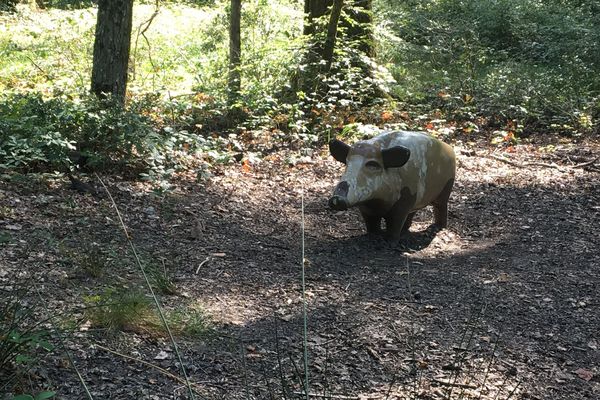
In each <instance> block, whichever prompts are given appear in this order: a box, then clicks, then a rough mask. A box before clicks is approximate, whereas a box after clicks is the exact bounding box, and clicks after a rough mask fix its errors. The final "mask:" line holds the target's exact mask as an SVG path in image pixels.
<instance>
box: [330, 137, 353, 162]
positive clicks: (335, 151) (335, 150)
mask: <svg viewBox="0 0 600 400" xmlns="http://www.w3.org/2000/svg"><path fill="white" fill-rule="evenodd" d="M349 151H350V146H348V145H347V144H346V143H344V142H342V141H340V140H337V139H333V140H332V141H331V142H329V152H330V153H331V155H332V156H333V158H335V159H336V160H337V161H339V162H341V163H344V164H346V158H348V152H349Z"/></svg>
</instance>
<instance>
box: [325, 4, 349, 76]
mask: <svg viewBox="0 0 600 400" xmlns="http://www.w3.org/2000/svg"><path fill="white" fill-rule="evenodd" d="M343 6H344V0H334V1H333V6H332V7H331V14H330V16H329V24H328V25H327V39H325V45H324V47H323V60H325V71H327V72H328V71H329V70H330V69H331V63H332V62H333V50H334V49H335V40H336V37H337V30H338V23H339V21H340V15H341V13H342V7H343Z"/></svg>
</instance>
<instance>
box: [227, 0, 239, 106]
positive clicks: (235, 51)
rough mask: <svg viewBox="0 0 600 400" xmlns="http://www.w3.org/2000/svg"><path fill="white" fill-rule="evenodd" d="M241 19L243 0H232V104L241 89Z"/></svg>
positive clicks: (230, 77)
mask: <svg viewBox="0 0 600 400" xmlns="http://www.w3.org/2000/svg"><path fill="white" fill-rule="evenodd" d="M241 19H242V0H231V11H230V14H229V79H228V89H229V96H228V98H229V103H230V104H232V103H234V102H235V100H236V99H237V98H238V96H239V94H240V90H241V74H240V65H241V62H240V60H241V55H242V39H241Z"/></svg>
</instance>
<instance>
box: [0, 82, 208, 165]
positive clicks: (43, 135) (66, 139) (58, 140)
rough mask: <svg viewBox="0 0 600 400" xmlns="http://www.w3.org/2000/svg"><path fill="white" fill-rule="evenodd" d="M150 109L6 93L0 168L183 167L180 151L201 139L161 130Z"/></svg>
mask: <svg viewBox="0 0 600 400" xmlns="http://www.w3.org/2000/svg"><path fill="white" fill-rule="evenodd" d="M145 107H146V108H145ZM149 109H151V108H150V106H148V105H145V106H140V105H139V104H135V103H134V104H133V105H132V106H131V107H130V108H122V107H120V106H118V105H115V104H112V103H110V102H105V101H100V100H97V99H95V98H94V97H84V98H83V99H81V100H72V99H68V98H66V97H55V98H52V99H48V100H46V99H44V98H43V97H42V96H41V95H40V94H9V95H8V96H4V97H3V98H2V99H0V115H2V119H0V169H12V170H21V171H25V172H28V171H44V170H50V171H52V170H55V171H60V172H67V171H69V170H72V169H74V168H77V167H80V168H83V169H88V170H89V169H91V170H110V169H119V170H121V171H123V172H128V171H129V173H130V174H137V173H141V172H145V173H147V174H154V175H161V174H166V173H169V172H171V169H170V168H174V167H176V166H177V162H178V160H177V159H176V158H175V156H173V155H174V154H175V153H176V151H177V150H178V149H180V148H184V147H185V148H186V149H188V150H189V149H192V150H193V149H194V148H195V146H196V144H197V141H196V139H195V138H194V137H193V136H191V135H190V134H188V133H187V132H186V131H174V130H173V129H172V128H171V127H168V126H163V127H162V129H161V127H160V126H159V125H157V124H156V123H155V122H154V121H152V120H151V117H150V116H148V115H144V114H143V112H147V111H148V110H149Z"/></svg>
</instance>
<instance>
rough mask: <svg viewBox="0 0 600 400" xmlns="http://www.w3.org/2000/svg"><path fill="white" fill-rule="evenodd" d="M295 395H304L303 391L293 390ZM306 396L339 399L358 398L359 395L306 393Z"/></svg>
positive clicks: (355, 399) (351, 399)
mask: <svg viewBox="0 0 600 400" xmlns="http://www.w3.org/2000/svg"><path fill="white" fill-rule="evenodd" d="M294 394H295V395H296V396H305V395H306V393H304V392H294ZM308 397H309V398H310V397H318V398H323V399H339V400H360V397H356V396H344V395H341V394H319V393H308Z"/></svg>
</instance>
